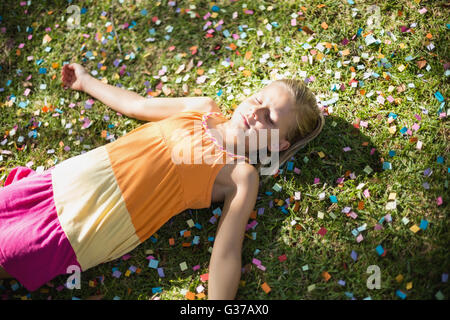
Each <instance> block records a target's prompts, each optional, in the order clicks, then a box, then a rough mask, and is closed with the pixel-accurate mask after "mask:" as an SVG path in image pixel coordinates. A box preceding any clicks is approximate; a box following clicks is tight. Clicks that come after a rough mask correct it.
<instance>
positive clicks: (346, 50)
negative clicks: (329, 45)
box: [342, 49, 350, 56]
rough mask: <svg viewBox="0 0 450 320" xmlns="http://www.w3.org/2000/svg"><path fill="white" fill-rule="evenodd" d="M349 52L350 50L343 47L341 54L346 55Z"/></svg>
mask: <svg viewBox="0 0 450 320" xmlns="http://www.w3.org/2000/svg"><path fill="white" fill-rule="evenodd" d="M349 54H350V50H348V49H345V50H343V51H342V56H348V55H349Z"/></svg>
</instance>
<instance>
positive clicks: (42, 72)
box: [39, 68, 47, 74]
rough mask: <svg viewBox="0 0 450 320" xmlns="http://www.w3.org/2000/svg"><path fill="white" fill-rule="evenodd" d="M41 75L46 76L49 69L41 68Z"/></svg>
mask: <svg viewBox="0 0 450 320" xmlns="http://www.w3.org/2000/svg"><path fill="white" fill-rule="evenodd" d="M39 73H40V74H46V73H47V68H39Z"/></svg>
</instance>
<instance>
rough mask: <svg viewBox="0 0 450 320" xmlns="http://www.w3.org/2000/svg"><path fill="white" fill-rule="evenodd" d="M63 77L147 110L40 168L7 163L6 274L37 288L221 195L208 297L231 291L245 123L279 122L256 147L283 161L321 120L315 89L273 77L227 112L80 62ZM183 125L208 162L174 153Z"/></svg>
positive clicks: (252, 187)
mask: <svg viewBox="0 0 450 320" xmlns="http://www.w3.org/2000/svg"><path fill="white" fill-rule="evenodd" d="M62 82H63V83H64V85H65V86H66V87H69V88H71V89H74V90H79V91H84V92H86V93H88V94H90V95H91V96H93V97H94V98H96V99H98V100H100V101H101V102H103V103H104V104H105V105H107V106H109V107H110V108H112V109H114V110H116V111H118V112H120V113H121V114H124V115H126V116H128V117H132V118H136V119H139V120H144V121H149V122H147V123H146V124H144V125H141V126H140V127H138V128H136V129H134V130H132V131H131V132H129V133H128V134H126V135H124V136H123V137H120V138H119V139H117V140H115V141H113V142H110V143H108V144H106V145H104V146H100V147H98V148H96V149H93V150H90V151H89V152H86V153H84V154H80V155H78V156H75V157H72V158H70V159H67V160H65V161H62V162H60V163H58V164H57V165H56V166H54V167H51V168H49V169H47V170H45V171H44V172H42V173H39V174H38V173H36V172H34V171H33V170H31V169H29V168H27V167H16V168H14V169H13V170H12V171H11V172H10V174H9V175H8V177H7V179H6V181H5V186H4V187H3V188H1V189H0V278H8V277H14V278H16V279H17V280H18V281H19V282H20V283H21V284H22V285H23V286H24V287H25V288H27V289H28V290H29V291H34V290H36V289H38V288H39V287H40V286H42V285H44V284H45V283H46V282H48V281H50V280H51V279H52V278H54V277H56V276H58V275H60V274H66V273H67V268H68V267H69V266H71V265H75V266H78V267H79V268H80V270H81V271H84V270H87V269H89V268H91V267H93V266H96V265H98V264H100V263H103V262H107V261H111V260H114V259H117V258H119V257H121V256H122V255H124V254H126V253H127V252H129V251H131V250H133V249H134V248H135V247H136V246H138V245H139V244H140V243H142V242H144V241H145V240H146V239H148V238H149V237H150V236H151V235H152V234H153V233H155V232H156V231H157V230H158V229H159V228H160V227H161V226H163V225H164V224H165V223H166V222H167V221H168V220H169V219H170V218H171V217H173V216H174V215H176V214H178V213H180V212H183V211H184V210H186V209H188V208H191V209H200V208H209V207H210V206H211V203H212V202H223V209H222V215H221V217H220V221H219V224H218V228H217V234H216V237H215V241H214V246H213V251H212V255H211V260H210V265H209V283H208V298H209V299H233V298H234V297H235V295H236V291H237V288H238V284H239V279H240V274H241V249H242V242H243V238H244V233H245V227H246V225H247V223H248V219H249V216H250V213H251V212H252V210H253V209H254V206H255V202H256V197H257V193H258V187H259V171H258V168H259V167H260V164H256V166H253V165H252V164H250V163H249V161H248V159H249V157H248V156H249V154H250V153H251V152H255V151H257V150H255V146H252V145H250V143H249V140H248V139H245V140H244V141H243V142H242V140H239V137H238V135H239V133H240V132H244V133H245V134H246V135H247V134H248V136H250V135H251V134H253V135H256V136H257V137H258V138H259V135H260V133H261V132H262V131H263V130H264V129H265V130H269V129H276V130H278V131H277V132H278V139H277V141H276V142H277V143H275V144H273V143H272V141H271V137H272V135H271V132H273V131H270V130H269V131H268V137H267V141H266V143H265V144H264V141H260V142H259V144H258V145H257V147H256V148H257V149H258V150H261V148H263V149H264V148H266V150H265V151H269V152H279V159H280V160H279V164H280V166H282V165H283V164H284V163H285V161H286V160H289V159H290V158H291V157H292V156H293V155H294V154H295V153H296V152H297V151H298V150H299V149H300V148H301V147H303V146H304V145H305V144H307V143H308V142H309V141H311V140H312V139H314V138H315V137H316V136H317V135H318V134H319V133H320V132H321V130H322V127H323V125H324V117H323V116H322V114H321V112H320V110H319V108H318V106H317V104H316V100H315V97H314V95H313V94H312V93H311V91H310V90H309V89H308V88H307V87H306V86H305V84H304V83H303V82H301V81H297V80H278V81H274V82H272V83H271V84H270V85H268V86H266V87H264V88H263V89H262V90H260V91H259V92H257V93H255V94H254V95H252V96H251V97H249V98H247V99H246V100H244V101H243V102H242V103H241V104H240V105H239V106H238V107H237V108H236V109H235V111H234V113H233V115H232V117H231V119H229V120H228V119H227V118H225V117H224V116H223V115H222V113H221V112H220V111H221V110H220V108H219V107H218V106H217V105H216V104H215V102H214V100H213V99H211V98H208V97H184V98H155V97H154V98H151V99H146V98H144V97H141V96H140V95H138V94H136V93H134V92H131V91H127V90H124V89H121V88H118V87H115V86H111V85H108V84H105V83H103V82H101V81H99V80H97V79H95V78H93V77H91V76H90V75H89V73H88V72H86V70H85V69H84V68H83V67H82V66H81V65H79V64H76V63H72V64H69V65H65V66H64V67H63V69H62ZM198 123H201V130H198V125H197V127H196V124H198ZM179 129H181V130H182V131H183V132H184V133H186V134H187V136H189V138H190V139H189V140H187V141H189V143H190V145H188V146H187V148H188V149H187V150H194V148H196V147H198V145H202V146H203V148H202V149H201V150H202V152H208V154H209V155H210V161H208V163H205V162H204V161H203V162H201V163H198V161H197V162H196V163H193V162H190V163H184V162H182V163H175V162H174V161H173V151H174V149H175V148H176V147H177V146H179V142H180V141H185V140H182V139H181V138H180V137H179V136H175V134H174V132H175V131H177V130H179ZM178 132H179V131H178ZM212 132H214V134H212ZM259 140H261V139H259ZM238 143H245V148H238ZM261 143H262V144H261ZM274 145H275V148H272V146H274ZM230 146H231V147H230ZM261 146H262V147H261ZM196 150H198V149H196ZM235 150H241V153H240V154H239V153H236V151H235ZM242 150H244V151H243V152H242ZM211 151H213V152H212V153H211ZM211 154H212V155H211ZM211 157H212V161H211ZM238 159H241V160H242V159H244V161H237V160H238ZM277 168H278V166H277Z"/></svg>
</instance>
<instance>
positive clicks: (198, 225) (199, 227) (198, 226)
mask: <svg viewBox="0 0 450 320" xmlns="http://www.w3.org/2000/svg"><path fill="white" fill-rule="evenodd" d="M194 227H196V228H197V229H198V230H202V225H201V224H200V223H198V222H197V223H196V224H194Z"/></svg>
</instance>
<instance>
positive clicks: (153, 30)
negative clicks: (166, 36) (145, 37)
mask: <svg viewBox="0 0 450 320" xmlns="http://www.w3.org/2000/svg"><path fill="white" fill-rule="evenodd" d="M148 33H150V34H151V35H153V34H155V33H156V31H155V28H151V29H149V30H148Z"/></svg>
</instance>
